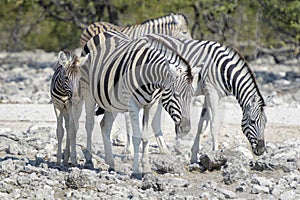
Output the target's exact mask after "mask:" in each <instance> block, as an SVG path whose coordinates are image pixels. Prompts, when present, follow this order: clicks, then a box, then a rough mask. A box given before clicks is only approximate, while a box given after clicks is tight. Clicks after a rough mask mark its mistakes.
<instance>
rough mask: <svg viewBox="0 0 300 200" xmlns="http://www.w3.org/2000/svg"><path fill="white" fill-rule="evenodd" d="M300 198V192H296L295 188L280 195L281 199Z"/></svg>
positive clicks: (292, 199) (291, 199)
mask: <svg viewBox="0 0 300 200" xmlns="http://www.w3.org/2000/svg"><path fill="white" fill-rule="evenodd" d="M299 198H300V194H296V192H295V191H294V190H289V191H286V192H283V193H281V194H280V196H279V200H294V199H299Z"/></svg>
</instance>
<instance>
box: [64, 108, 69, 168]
mask: <svg viewBox="0 0 300 200" xmlns="http://www.w3.org/2000/svg"><path fill="white" fill-rule="evenodd" d="M63 115H64V119H65V127H66V131H67V139H66V147H65V150H64V160H63V163H64V164H68V161H69V158H70V134H69V126H70V124H69V116H68V113H67V110H66V109H64V113H63Z"/></svg>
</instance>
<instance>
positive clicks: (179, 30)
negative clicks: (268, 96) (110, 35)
mask: <svg viewBox="0 0 300 200" xmlns="http://www.w3.org/2000/svg"><path fill="white" fill-rule="evenodd" d="M109 30H112V31H117V32H120V33H123V34H125V35H127V36H128V39H129V38H131V39H134V38H138V37H141V36H143V35H145V34H149V33H161V34H166V35H172V36H174V37H184V38H189V39H192V38H191V33H190V31H189V28H188V21H187V19H186V17H185V16H184V15H183V14H169V15H166V16H163V17H159V18H156V19H150V20H147V21H145V22H142V23H141V24H137V25H131V26H117V25H113V24H110V23H107V22H94V23H92V24H91V25H89V26H88V27H87V28H86V29H84V30H83V32H82V34H81V37H80V43H81V46H82V47H83V46H84V45H85V44H86V43H87V41H88V40H89V39H90V38H92V37H93V36H95V35H97V34H100V33H103V32H106V31H109ZM87 95H88V94H87ZM89 99H90V98H87V99H86V100H85V101H89ZM87 109H88V108H86V110H87ZM159 109H161V108H159ZM88 112H92V111H88ZM101 112H103V111H102V110H101V109H98V110H97V112H96V113H97V114H101ZM125 119H126V132H127V144H126V147H125V148H126V149H125V152H126V153H133V152H132V151H133V145H132V137H131V136H132V127H131V124H130V119H129V114H128V113H125ZM86 123H89V124H86V130H87V136H88V148H87V149H88V150H91V147H90V146H91V145H90V144H89V143H91V134H92V128H91V127H93V124H94V118H93V116H88V115H87V119H86ZM91 124H92V125H91ZM157 126H158V127H157V130H159V131H158V132H155V138H156V140H157V143H158V146H159V148H160V152H161V153H163V154H170V152H169V150H168V148H167V145H166V142H165V140H164V138H163V136H162V132H161V127H160V123H158V124H157ZM89 138H90V139H89ZM89 140H90V141H89Z"/></svg>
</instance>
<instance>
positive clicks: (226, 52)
mask: <svg viewBox="0 0 300 200" xmlns="http://www.w3.org/2000/svg"><path fill="white" fill-rule="evenodd" d="M153 37H156V38H157V40H159V41H161V42H162V43H165V44H168V45H169V46H171V47H173V48H174V49H176V50H177V52H178V53H179V54H180V55H182V56H183V57H184V58H185V59H186V60H188V62H189V63H190V65H191V66H195V65H198V64H199V63H205V66H204V67H203V68H202V69H201V71H200V73H199V76H198V86H197V89H196V91H195V94H194V95H195V96H198V95H204V96H205V101H204V104H203V107H202V111H201V118H200V120H199V123H198V131H197V135H196V137H195V141H194V144H193V147H192V156H191V162H192V163H196V162H197V153H198V151H199V142H200V134H201V133H203V131H204V130H205V129H206V128H207V125H208V122H210V123H211V126H210V131H211V134H212V140H213V150H217V149H218V138H217V137H218V131H219V120H218V117H217V114H218V102H219V100H220V99H221V98H222V97H225V96H229V95H233V96H235V98H236V100H237V102H238V103H239V105H240V107H241V109H242V111H243V118H242V122H241V127H242V131H243V133H244V135H245V136H246V137H247V139H248V141H249V142H250V144H251V147H252V151H253V153H254V154H255V155H261V154H263V153H264V151H265V150H266V148H265V141H264V129H265V124H266V121H267V119H266V116H265V112H264V107H265V102H264V99H263V97H262V95H261V93H260V91H259V88H258V86H257V83H256V81H255V77H254V75H253V73H252V71H251V69H250V67H249V65H248V63H247V62H246V61H245V59H244V58H243V57H242V56H241V55H240V54H239V53H238V52H237V51H235V50H234V49H232V48H231V47H227V46H224V45H222V44H219V43H217V42H214V41H199V40H190V39H179V38H173V37H170V36H167V35H160V34H153ZM204 122H206V126H203V125H204Z"/></svg>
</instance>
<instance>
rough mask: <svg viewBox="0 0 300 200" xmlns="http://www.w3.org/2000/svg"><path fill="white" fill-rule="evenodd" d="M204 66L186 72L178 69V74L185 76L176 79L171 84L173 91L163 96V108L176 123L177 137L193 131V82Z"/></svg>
mask: <svg viewBox="0 0 300 200" xmlns="http://www.w3.org/2000/svg"><path fill="white" fill-rule="evenodd" d="M202 66H203V64H201V65H198V66H195V67H193V68H190V69H189V68H188V70H187V71H184V72H183V71H182V69H181V67H176V73H178V72H179V73H183V74H182V75H180V76H177V77H175V79H174V80H173V82H172V83H171V85H172V87H171V88H172V89H171V90H169V91H168V90H165V91H164V93H163V95H162V104H163V107H164V109H165V110H166V111H167V112H168V113H169V114H170V116H171V118H172V119H173V121H174V122H175V132H176V137H183V136H185V135H186V134H188V133H189V131H190V129H191V122H190V104H191V99H192V96H193V93H194V88H193V85H192V82H193V78H194V75H198V74H199V71H200V69H201V68H202Z"/></svg>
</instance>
